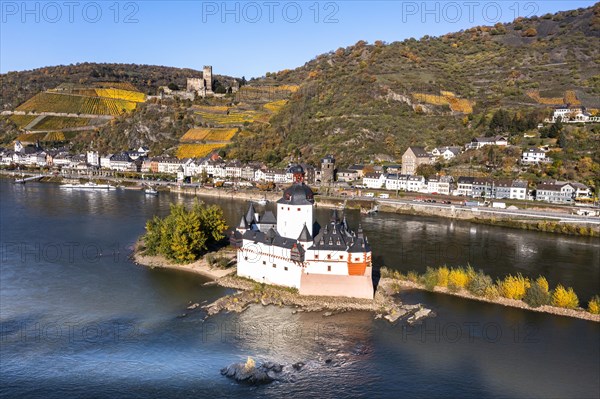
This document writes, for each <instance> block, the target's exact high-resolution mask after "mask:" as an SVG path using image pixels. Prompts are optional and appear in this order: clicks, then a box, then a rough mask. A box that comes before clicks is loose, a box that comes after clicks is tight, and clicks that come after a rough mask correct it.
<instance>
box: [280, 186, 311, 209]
mask: <svg viewBox="0 0 600 399" xmlns="http://www.w3.org/2000/svg"><path fill="white" fill-rule="evenodd" d="M277 203H278V204H288V205H312V204H314V203H315V198H314V193H313V191H312V190H311V189H310V187H308V186H307V185H306V184H304V182H301V183H299V182H296V183H294V184H292V185H291V186H290V187H288V188H286V189H285V191H284V192H283V197H282V198H281V199H280V200H279V201H277Z"/></svg>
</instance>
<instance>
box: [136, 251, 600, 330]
mask: <svg viewBox="0 0 600 399" xmlns="http://www.w3.org/2000/svg"><path fill="white" fill-rule="evenodd" d="M217 253H218V252H217ZM132 259H133V260H134V262H135V263H136V264H138V265H141V266H144V267H150V268H151V269H153V268H164V269H172V270H181V271H186V272H190V273H195V274H198V275H201V276H204V277H208V278H210V279H211V280H213V281H214V282H215V283H216V284H217V285H219V286H221V287H223V288H231V289H236V290H238V292H237V293H236V294H233V295H226V296H224V297H221V298H219V299H217V300H216V301H215V302H213V303H211V304H208V305H205V306H203V308H205V309H206V310H207V312H208V315H209V316H212V315H214V314H217V313H219V312H222V311H229V312H237V313H241V312H243V311H244V310H246V308H247V307H248V306H249V305H251V304H258V303H262V305H263V306H267V305H277V306H280V307H281V306H288V307H290V306H291V307H296V308H300V309H301V310H299V311H306V312H318V311H330V312H328V313H331V312H336V313H341V312H345V311H350V310H358V311H370V312H373V313H375V318H381V317H383V318H385V319H387V320H388V321H390V322H392V323H393V322H395V321H396V320H398V319H399V318H401V317H408V319H409V320H410V317H412V316H414V315H415V314H418V313H419V312H422V313H421V314H419V315H418V316H421V317H417V318H416V320H413V321H412V322H416V321H418V320H420V319H422V318H424V317H428V316H433V314H430V312H431V310H430V309H427V308H425V307H423V306H422V305H421V304H418V305H404V304H399V303H397V300H394V298H393V297H392V296H393V295H394V294H397V293H400V291H401V290H419V291H427V292H434V293H438V294H444V295H449V296H455V297H459V298H463V299H469V300H475V301H479V302H486V303H491V304H494V305H498V306H503V307H511V308H517V309H522V310H528V311H533V312H538V313H545V314H550V315H553V316H564V317H570V318H576V319H580V320H586V321H592V322H596V323H600V314H592V313H590V312H588V311H586V310H584V309H582V308H579V309H567V308H559V307H556V306H550V305H543V306H540V307H537V308H533V307H530V306H529V305H527V304H526V303H525V302H524V301H522V300H515V299H508V298H503V297H498V298H494V299H489V298H485V297H479V296H476V295H473V294H471V293H470V292H468V291H466V290H464V289H462V290H459V291H451V290H450V289H448V288H447V287H439V286H436V287H434V289H433V291H432V290H428V289H427V288H425V286H424V285H423V284H419V283H416V282H412V281H409V280H401V279H396V278H390V277H381V278H380V280H379V284H378V286H377V288H376V291H375V296H374V299H373V300H369V299H357V298H345V297H327V296H308V295H307V296H304V295H300V294H298V293H297V292H296V291H297V290H294V289H290V288H287V287H279V286H273V285H266V284H261V283H258V282H255V281H252V280H248V279H244V278H241V277H238V276H236V275H235V274H234V273H235V272H236V270H237V269H236V267H235V266H230V267H229V268H227V269H215V268H211V267H210V266H209V265H208V264H207V263H206V261H205V260H204V258H201V259H199V260H197V261H196V262H193V263H190V264H187V265H181V264H177V263H173V262H170V261H168V260H167V259H166V258H164V257H162V256H145V255H142V254H140V253H139V243H138V244H136V246H135V247H134V251H133V254H132ZM296 311H298V310H296ZM431 313H432V312H431ZM409 323H411V321H409Z"/></svg>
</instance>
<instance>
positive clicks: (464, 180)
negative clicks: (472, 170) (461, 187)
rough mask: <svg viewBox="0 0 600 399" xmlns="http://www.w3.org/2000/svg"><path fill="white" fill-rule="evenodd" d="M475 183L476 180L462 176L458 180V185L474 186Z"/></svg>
mask: <svg viewBox="0 0 600 399" xmlns="http://www.w3.org/2000/svg"><path fill="white" fill-rule="evenodd" d="M474 181H475V178H474V177H470V176H460V177H459V178H458V184H473V182H474Z"/></svg>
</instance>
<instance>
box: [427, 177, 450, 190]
mask: <svg viewBox="0 0 600 399" xmlns="http://www.w3.org/2000/svg"><path fill="white" fill-rule="evenodd" d="M453 183H454V179H453V178H452V176H434V177H430V178H429V179H428V180H427V192H429V193H430V194H444V195H450V194H451V193H452V189H453V187H452V186H453Z"/></svg>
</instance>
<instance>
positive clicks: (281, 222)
mask: <svg viewBox="0 0 600 399" xmlns="http://www.w3.org/2000/svg"><path fill="white" fill-rule="evenodd" d="M314 222H315V220H314V215H313V206H312V205H285V204H277V232H278V233H279V235H281V236H282V237H287V238H292V239H294V240H296V239H297V238H298V237H299V236H300V233H301V232H302V229H303V228H304V224H305V223H306V227H308V231H309V232H311V234H312V226H313V224H314Z"/></svg>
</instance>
